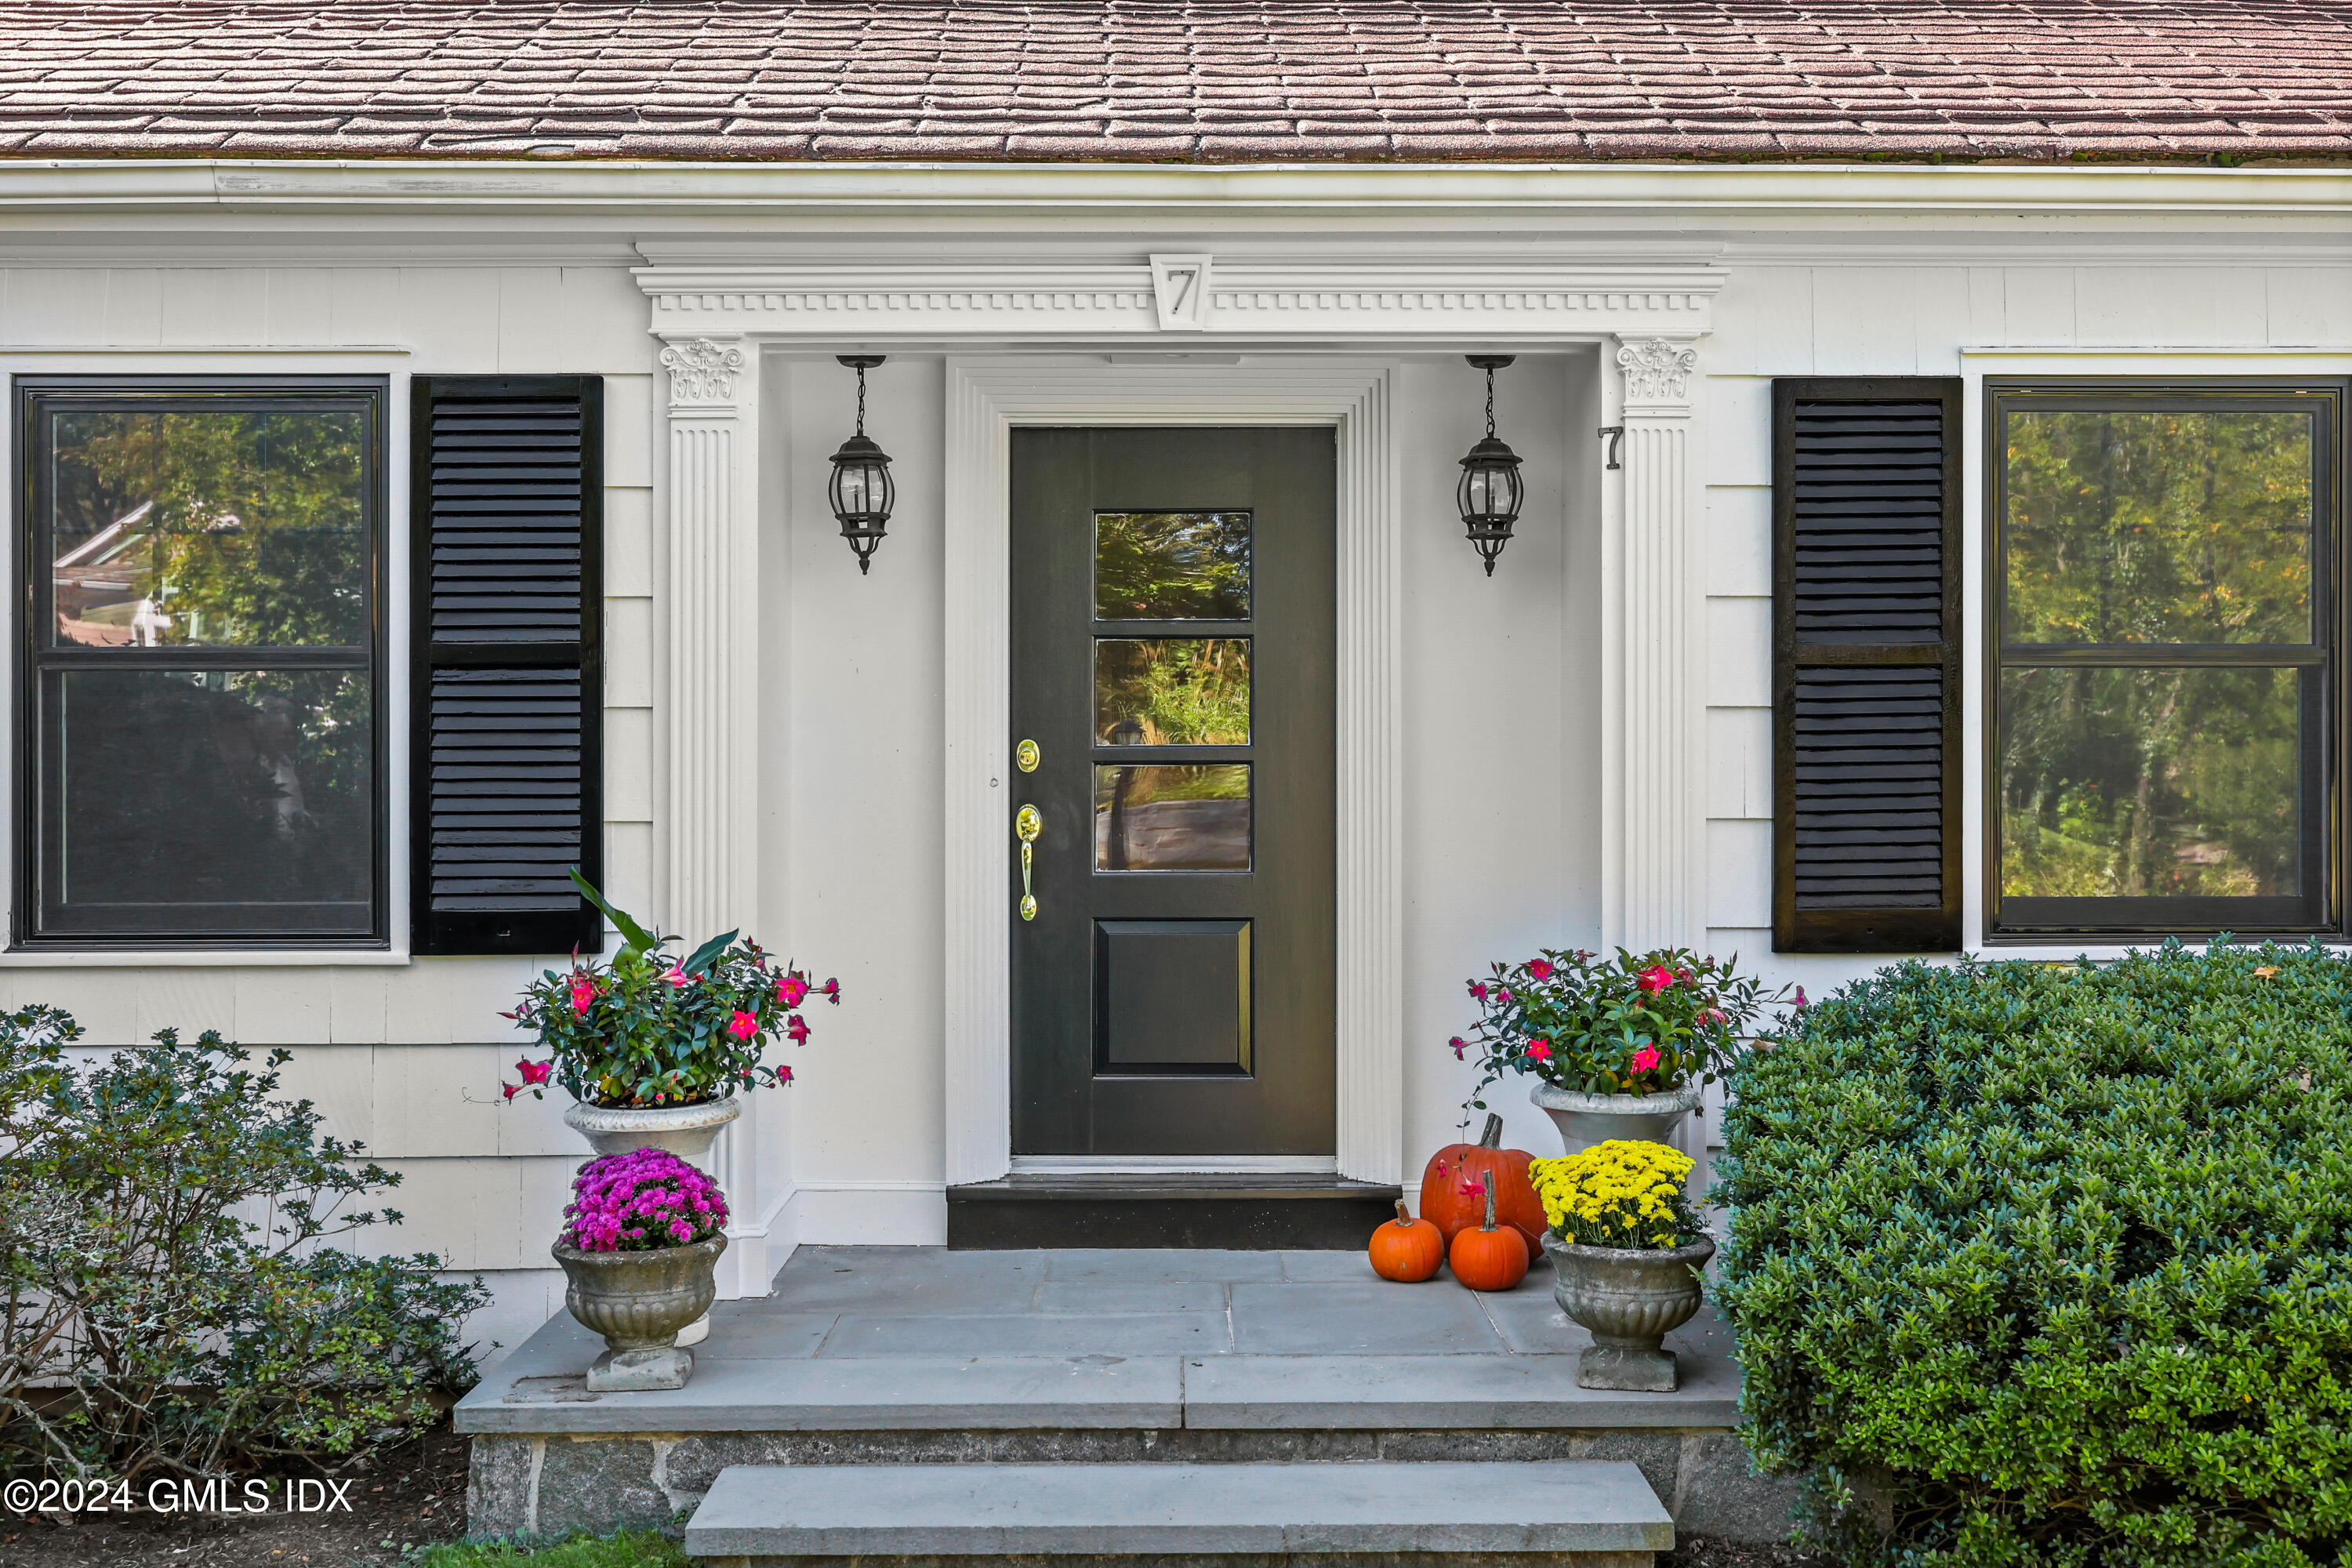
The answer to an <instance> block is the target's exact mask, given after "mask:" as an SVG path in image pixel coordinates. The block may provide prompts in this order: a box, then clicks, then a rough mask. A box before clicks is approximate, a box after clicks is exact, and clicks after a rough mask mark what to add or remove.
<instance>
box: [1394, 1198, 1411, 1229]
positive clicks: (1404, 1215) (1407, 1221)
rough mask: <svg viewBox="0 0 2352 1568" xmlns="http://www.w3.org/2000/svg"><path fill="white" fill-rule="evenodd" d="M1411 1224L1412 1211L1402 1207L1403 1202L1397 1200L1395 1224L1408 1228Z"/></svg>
mask: <svg viewBox="0 0 2352 1568" xmlns="http://www.w3.org/2000/svg"><path fill="white" fill-rule="evenodd" d="M1397 1224H1399V1225H1403V1226H1409V1225H1411V1224H1412V1210H1411V1209H1408V1208H1406V1207H1405V1206H1404V1200H1403V1199H1402V1198H1399V1199H1397Z"/></svg>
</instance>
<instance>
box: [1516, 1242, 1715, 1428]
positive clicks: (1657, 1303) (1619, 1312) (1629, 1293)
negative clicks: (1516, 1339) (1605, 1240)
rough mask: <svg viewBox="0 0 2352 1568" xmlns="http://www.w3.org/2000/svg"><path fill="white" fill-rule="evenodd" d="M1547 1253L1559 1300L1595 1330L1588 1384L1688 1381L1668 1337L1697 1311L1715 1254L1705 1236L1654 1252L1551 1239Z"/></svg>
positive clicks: (1571, 1316) (1581, 1375)
mask: <svg viewBox="0 0 2352 1568" xmlns="http://www.w3.org/2000/svg"><path fill="white" fill-rule="evenodd" d="M1544 1256H1545V1257H1547V1258H1550V1259H1551V1266H1552V1268H1553V1270H1554V1272H1555V1273H1557V1274H1558V1275H1559V1283H1558V1284H1557V1285H1555V1286H1553V1287H1552V1292H1551V1296H1552V1300H1555V1301H1557V1302H1559V1310H1561V1311H1562V1312H1565V1313H1567V1314H1568V1320H1569V1321H1570V1322H1572V1323H1580V1324H1582V1325H1583V1326H1584V1327H1585V1328H1587V1329H1589V1330H1591V1331H1592V1346H1591V1349H1590V1350H1587V1351H1586V1352H1584V1356H1583V1359H1582V1361H1581V1362H1580V1363H1579V1365H1578V1368H1577V1373H1576V1381H1577V1384H1578V1385H1579V1386H1580V1387H1584V1388H1601V1389H1610V1390H1613V1391H1617V1392H1622V1393H1633V1394H1671V1393H1673V1392H1674V1391H1675V1387H1676V1386H1677V1385H1678V1384H1679V1383H1680V1382H1681V1373H1680V1370H1679V1369H1678V1368H1677V1367H1676V1366H1675V1352H1672V1351H1670V1350H1668V1349H1666V1348H1665V1343H1664V1341H1665V1337H1666V1335H1668V1334H1670V1333H1672V1332H1673V1331H1675V1330H1676V1329H1679V1328H1681V1327H1682V1326H1683V1325H1684V1324H1685V1323H1687V1322H1689V1321H1691V1319H1692V1318H1693V1317H1694V1316H1695V1315H1696V1313H1697V1311H1698V1303H1699V1273H1700V1271H1701V1270H1702V1269H1704V1268H1706V1264H1707V1259H1709V1258H1713V1257H1714V1256H1715V1243H1714V1242H1712V1241H1710V1240H1708V1239H1707V1238H1706V1237H1699V1239H1697V1240H1696V1241H1694V1242H1692V1243H1691V1244H1690V1245H1689V1246H1687V1247H1675V1248H1673V1249H1672V1250H1671V1251H1665V1252H1653V1251H1647V1250H1644V1249H1643V1248H1640V1247H1580V1246H1577V1245H1575V1244H1573V1243H1570V1242H1564V1241H1562V1240H1560V1239H1559V1237H1557V1236H1546V1237H1544Z"/></svg>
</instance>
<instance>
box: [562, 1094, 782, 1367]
mask: <svg viewBox="0 0 2352 1568" xmlns="http://www.w3.org/2000/svg"><path fill="white" fill-rule="evenodd" d="M742 1114H743V1102H742V1100H740V1099H728V1100H703V1101H701V1102H700V1103H699V1104H696V1105H667V1106H663V1105H656V1106H650V1107H646V1108H645V1109H641V1110H622V1109H615V1108H610V1107H606V1106H602V1105H590V1104H588V1103H587V1102H585V1101H584V1100H573V1101H572V1109H571V1110H566V1111H565V1112H564V1113H563V1124H564V1125H565V1126H566V1127H569V1128H571V1129H572V1131H574V1132H577V1133H579V1134H580V1136H581V1137H583V1138H585V1139H586V1140H588V1146H589V1147H590V1148H591V1149H593V1150H595V1151H596V1153H597V1157H598V1158H600V1159H601V1158H602V1157H604V1155H606V1154H634V1153H635V1152H637V1151H638V1150H640V1149H660V1150H664V1151H666V1152H669V1153H672V1154H675V1155H677V1157H678V1158H679V1159H681V1160H683V1161H685V1162H686V1163H688V1164H689V1165H692V1166H693V1167H694V1168H695V1169H696V1170H698V1171H700V1172H701V1173H703V1174H704V1175H706V1176H715V1175H717V1174H718V1172H716V1171H713V1170H712V1169H711V1168H710V1145H711V1144H712V1143H713V1142H716V1141H717V1140H718V1137H719V1134H720V1133H721V1132H724V1131H727V1124H728V1123H729V1122H730V1121H734V1120H735V1119H736V1118H737V1117H739V1116H740V1115H742ZM709 1337H710V1314H709V1313H708V1312H705V1313H704V1314H703V1315H702V1316H700V1317H698V1318H697V1319H695V1320H694V1321H692V1322H690V1323H688V1324H687V1325H686V1327H684V1328H682V1329H680V1330H679V1331H677V1342H678V1343H679V1344H681V1345H698V1344H700V1343H701V1342H703V1341H705V1340H707V1339H709ZM665 1386H667V1387H672V1388H676V1387H679V1386H681V1385H680V1384H666V1385H665Z"/></svg>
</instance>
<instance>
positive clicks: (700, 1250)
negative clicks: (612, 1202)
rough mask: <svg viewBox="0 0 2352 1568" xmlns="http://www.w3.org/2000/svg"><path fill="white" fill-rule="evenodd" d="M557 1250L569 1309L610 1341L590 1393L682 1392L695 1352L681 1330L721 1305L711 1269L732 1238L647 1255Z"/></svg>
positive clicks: (591, 1376) (591, 1377)
mask: <svg viewBox="0 0 2352 1568" xmlns="http://www.w3.org/2000/svg"><path fill="white" fill-rule="evenodd" d="M552 1250H553V1252H554V1254H555V1261H556V1262H558V1263H559V1264H562V1266H563V1275H564V1279H565V1285H564V1290H563V1304H564V1306H565V1307H566V1308H568V1309H569V1310H571V1313H572V1316H573V1317H574V1318H576V1319H578V1320H579V1321H581V1322H583V1323H584V1324H586V1325H587V1326H588V1327H589V1328H591V1329H593V1330H595V1331H596V1332H598V1333H600V1334H602V1335H604V1344H605V1347H606V1348H605V1351H604V1354H603V1355H600V1356H598V1357H597V1358H596V1363H595V1364H594V1365H593V1366H591V1367H590V1368H589V1369H588V1388H589V1392H591V1393H593V1394H620V1393H627V1392H630V1391H633V1390H637V1389H652V1388H684V1387H685V1386H686V1380H687V1379H688V1377H690V1376H692V1375H693V1373H694V1352H692V1351H689V1350H687V1349H684V1348H683V1347H681V1346H680V1345H679V1344H678V1342H677V1334H678V1331H679V1330H680V1329H682V1328H684V1327H686V1325H687V1324H688V1323H691V1322H693V1321H696V1320H698V1319H699V1318H701V1317H702V1315H703V1314H704V1313H705V1312H708V1311H709V1310H710V1303H711V1302H712V1301H714V1300H718V1297H719V1285H718V1281H717V1280H715V1279H712V1278H711V1270H712V1268H714V1267H716V1266H717V1264H718V1262H719V1254H720V1253H722V1252H724V1251H726V1250H727V1238H726V1237H723V1236H714V1237H711V1238H710V1239H709V1240H708V1241H698V1242H696V1243H694V1244H693V1245H692V1246H689V1247H656V1248H654V1249H652V1250H650V1251H646V1252H589V1251H586V1250H583V1248H581V1247H567V1246H565V1245H564V1244H563V1243H562V1242H558V1243H556V1244H555V1247H553V1248H552Z"/></svg>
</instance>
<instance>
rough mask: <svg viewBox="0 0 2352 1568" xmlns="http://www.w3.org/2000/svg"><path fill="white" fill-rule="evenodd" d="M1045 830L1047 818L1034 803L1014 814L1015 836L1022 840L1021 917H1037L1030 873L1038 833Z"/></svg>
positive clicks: (1028, 918)
mask: <svg viewBox="0 0 2352 1568" xmlns="http://www.w3.org/2000/svg"><path fill="white" fill-rule="evenodd" d="M1044 831H1045V817H1044V816H1042V815H1041V814H1040V813H1039V812H1038V810H1037V808H1036V807H1035V806H1034V805H1024V806H1023V807H1022V808H1021V809H1020V810H1019V811H1017V812H1015V813H1014V814H1013V837H1015V838H1018V839H1019V840H1021V918H1022V919H1023V920H1024V921H1034V920H1035V919H1036V918H1037V893H1036V889H1034V888H1032V887H1031V886H1030V884H1029V873H1030V871H1031V869H1032V868H1033V867H1034V865H1035V863H1036V851H1037V835H1038V834H1040V833H1043V832H1044Z"/></svg>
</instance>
